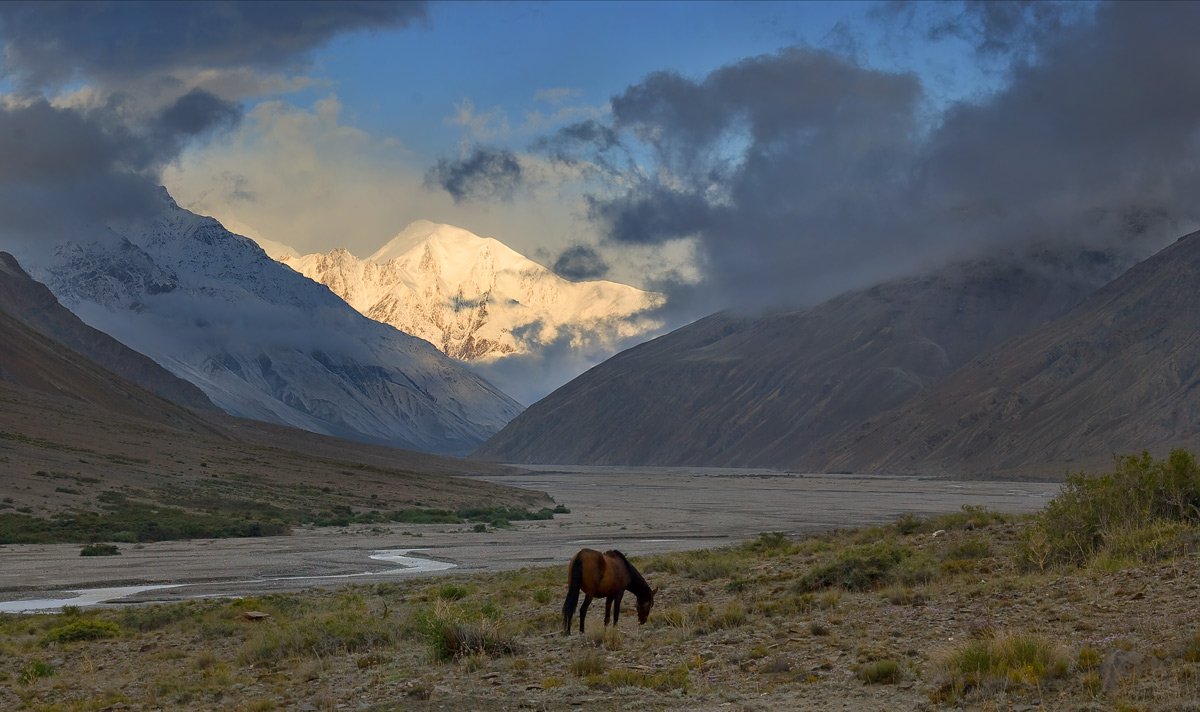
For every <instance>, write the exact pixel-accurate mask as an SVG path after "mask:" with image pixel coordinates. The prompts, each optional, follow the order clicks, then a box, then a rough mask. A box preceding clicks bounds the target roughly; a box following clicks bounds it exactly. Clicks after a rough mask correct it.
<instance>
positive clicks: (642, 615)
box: [637, 588, 658, 625]
mask: <svg viewBox="0 0 1200 712" xmlns="http://www.w3.org/2000/svg"><path fill="white" fill-rule="evenodd" d="M656 593H658V589H657V588H655V589H653V590H652V591H650V595H649V596H647V597H645V598H639V599H638V602H637V613H638V625H641V624H643V623H645V622H646V619H647V618H649V617H650V609H651V608H654V594H656Z"/></svg>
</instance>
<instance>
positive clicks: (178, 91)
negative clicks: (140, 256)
mask: <svg viewBox="0 0 1200 712" xmlns="http://www.w3.org/2000/svg"><path fill="white" fill-rule="evenodd" d="M424 16H425V6H424V5H423V4H420V3H406V4H400V3H356V2H339V3H321V2H313V3H279V2H167V3H157V2H154V3H144V2H96V3H92V2H87V3H57V2H35V3H19V2H12V3H0V46H2V47H3V51H4V70H5V72H6V73H7V74H8V76H10V77H14V78H16V79H17V81H18V82H20V83H21V84H22V85H23V89H24V92H23V95H22V96H21V97H20V98H10V100H9V101H8V102H7V103H5V104H3V105H0V157H2V159H0V239H3V240H17V239H19V240H23V241H25V242H27V243H28V242H31V241H35V242H40V243H49V242H52V241H53V240H54V239H55V238H57V237H58V236H59V235H60V234H62V233H63V232H64V231H68V230H70V231H73V232H74V233H78V232H80V231H86V232H87V234H92V235H97V236H99V235H103V234H104V230H103V228H102V226H103V224H104V222H105V221H109V220H113V219H125V218H132V217H136V216H139V215H145V214H147V213H148V212H149V211H154V210H156V209H158V208H160V207H161V205H162V200H163V197H162V191H161V190H160V189H159V188H158V183H159V175H160V173H161V171H162V169H163V167H164V166H166V164H168V163H169V162H171V161H172V160H174V159H175V158H177V157H178V156H179V154H180V152H181V151H182V150H183V149H184V148H185V147H186V146H187V145H188V144H190V143H191V142H193V141H195V140H196V139H198V138H202V137H204V136H206V135H209V134H212V133H214V132H216V131H220V130H222V129H226V128H229V127H231V126H233V125H234V124H236V123H237V122H238V121H239V119H240V118H241V108H240V107H239V106H238V105H237V104H234V103H232V102H230V101H228V100H226V99H224V98H222V97H219V96H217V95H215V94H213V93H210V92H208V91H205V90H202V89H191V90H190V91H188V89H187V86H186V85H185V84H184V83H183V81H182V80H180V79H179V78H178V77H176V76H173V75H172V72H176V71H182V70H204V69H249V70H263V69H278V68H287V67H291V66H294V65H296V64H298V63H301V62H303V61H304V60H305V56H306V53H307V52H308V51H309V50H311V49H313V48H314V47H316V46H319V45H321V44H323V43H325V42H327V41H328V40H330V39H331V38H332V37H333V36H334V35H336V34H337V33H339V32H343V31H348V30H361V29H373V28H382V27H387V26H401V25H405V24H408V23H410V22H412V21H414V20H419V19H422V18H423V17H424ZM77 80H85V81H87V82H88V83H89V86H90V88H91V89H93V90H94V91H93V92H92V95H91V99H90V100H89V101H88V102H87V108H80V107H64V106H57V105H53V104H52V103H51V102H50V101H48V100H47V99H46V98H44V97H43V96H41V94H42V93H43V92H45V93H50V92H52V91H54V90H55V89H58V88H60V87H61V86H62V85H63V84H64V83H66V82H70V81H77ZM139 80H147V81H148V83H149V84H153V85H154V86H155V88H154V89H153V90H152V91H151V92H150V93H151V94H153V96H151V97H150V98H149V99H147V97H145V96H143V95H140V94H139V91H140V90H141V89H145V88H146V86H148V84H147V83H146V81H143V82H142V83H140V84H139ZM164 88H165V89H164Z"/></svg>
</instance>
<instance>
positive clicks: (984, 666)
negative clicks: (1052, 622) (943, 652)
mask: <svg viewBox="0 0 1200 712" xmlns="http://www.w3.org/2000/svg"><path fill="white" fill-rule="evenodd" d="M1070 666H1071V663H1070V660H1069V659H1068V658H1067V656H1066V654H1065V653H1064V652H1063V651H1062V650H1061V649H1060V648H1059V646H1057V645H1055V644H1053V643H1052V642H1050V641H1049V640H1047V639H1046V638H1044V637H1042V636H1039V635H1020V634H1007V635H997V636H995V637H990V638H984V639H982V640H972V641H970V642H968V643H966V644H965V645H963V646H962V647H961V648H959V649H958V650H956V651H954V652H952V653H951V654H950V655H949V656H948V657H947V658H946V660H945V661H944V662H943V666H942V667H943V672H944V674H945V680H944V681H943V682H942V685H941V686H940V687H939V689H938V690H937V692H936V693H935V697H936V698H937V700H936V701H942V702H949V701H953V700H956V699H958V698H960V697H962V696H963V695H965V694H966V693H968V692H970V691H971V690H973V689H975V688H979V687H988V686H991V685H996V686H1000V687H1011V686H1013V685H1041V684H1042V683H1044V682H1046V681H1048V680H1052V679H1055V678H1061V677H1064V676H1065V675H1066V674H1067V672H1068V670H1069V669H1070Z"/></svg>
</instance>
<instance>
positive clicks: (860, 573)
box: [797, 542, 913, 591]
mask: <svg viewBox="0 0 1200 712" xmlns="http://www.w3.org/2000/svg"><path fill="white" fill-rule="evenodd" d="M912 553H913V552H912V550H911V549H909V548H907V547H905V546H901V545H899V544H896V543H893V542H878V543H875V544H867V545H864V546H854V547H850V548H848V549H844V550H842V551H840V552H838V553H837V555H836V556H834V557H833V559H832V560H830V561H828V562H826V563H824V564H821V565H820V566H816V567H814V568H813V569H811V570H810V571H809V572H808V573H807V574H805V575H804V576H803V577H802V578H801V579H800V581H799V582H798V583H797V589H798V590H800V591H818V590H821V589H824V588H830V587H833V586H838V587H841V588H844V589H847V590H849V591H865V590H868V589H871V588H875V587H877V586H881V585H883V584H885V583H889V582H890V581H891V580H892V576H893V573H894V572H895V570H896V567H897V566H899V564H900V563H901V562H902V561H904V560H905V559H907V558H909V557H910V556H912Z"/></svg>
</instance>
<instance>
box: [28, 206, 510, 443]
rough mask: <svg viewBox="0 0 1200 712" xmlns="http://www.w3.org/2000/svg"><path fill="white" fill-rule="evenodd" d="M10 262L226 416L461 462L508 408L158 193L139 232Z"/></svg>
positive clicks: (111, 232)
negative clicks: (158, 201)
mask: <svg viewBox="0 0 1200 712" xmlns="http://www.w3.org/2000/svg"><path fill="white" fill-rule="evenodd" d="M16 247H24V248H26V250H27V254H26V255H22V254H17V257H18V259H20V260H21V263H22V264H23V265H24V266H25V267H26V268H27V269H28V271H29V272H30V273H31V274H32V275H33V276H34V277H35V278H37V279H39V280H40V281H42V282H44V283H46V285H47V286H49V287H50V289H51V291H52V292H53V293H54V294H55V296H57V297H58V299H59V300H60V301H62V302H63V303H64V304H65V305H66V306H67V307H68V308H70V309H71V310H72V311H73V312H74V313H75V314H77V315H78V316H79V317H80V318H81V319H83V321H85V322H86V323H88V324H90V325H91V326H93V327H96V328H98V329H99V330H101V331H104V332H106V333H108V334H110V335H112V336H113V337H115V338H116V339H117V340H119V341H121V342H123V343H125V344H127V345H128V346H130V347H132V348H134V349H135V350H137V351H139V352H141V353H143V354H146V355H147V356H149V357H151V358H152V359H153V360H154V361H156V362H158V363H159V364H161V365H162V366H164V367H165V368H166V369H167V370H168V371H170V372H172V373H173V374H175V375H176V376H179V377H181V378H183V379H186V380H187V381H190V382H191V383H193V384H195V385H197V386H199V388H200V389H201V390H202V391H203V392H204V393H205V394H206V395H207V396H208V398H209V399H211V401H212V402H213V403H215V404H216V405H217V406H219V407H220V408H222V409H223V410H225V411H227V412H228V413H231V414H233V415H237V416H242V417H247V418H253V419H258V420H265V421H269V422H275V423H280V424H285V425H291V426H294V427H299V428H302V429H305V430H309V431H313V432H317V433H324V434H328V435H336V436H339V437H346V438H351V439H356V440H360V441H367V442H377V443H383V444H388V445H392V446H397V447H407V448H414V449H420V450H427V451H432V452H442V453H450V454H462V453H466V452H469V451H470V450H471V449H472V448H474V447H475V446H476V445H477V444H478V443H480V442H481V441H482V440H484V439H485V438H486V437H488V436H489V435H490V434H492V433H493V432H495V431H496V430H498V429H499V428H500V427H501V426H502V425H503V424H504V423H506V422H507V421H508V420H509V419H511V418H512V417H513V416H514V415H515V414H516V413H517V412H519V410H520V406H519V405H518V404H517V403H516V402H515V401H513V400H512V399H511V398H508V397H507V396H506V395H504V394H503V393H502V392H500V391H499V390H497V389H496V388H495V387H493V386H491V385H490V384H489V383H487V382H486V381H484V380H483V379H481V378H479V377H478V376H476V375H474V374H472V373H471V372H469V371H468V370H466V369H465V368H464V367H462V366H461V365H459V364H458V363H456V362H454V361H452V360H451V359H448V358H446V357H445V356H444V355H443V354H441V353H440V352H438V351H437V350H436V349H434V348H433V347H431V346H430V345H429V344H428V343H427V342H425V341H422V340H421V339H417V338H414V337H411V336H409V335H407V334H404V333H401V332H399V331H397V330H396V329H394V328H392V327H390V326H387V325H384V324H379V323H377V322H374V321H372V320H370V319H366V318H364V317H362V316H361V315H360V314H358V313H356V312H355V311H354V310H353V309H351V308H350V307H348V306H347V305H346V304H345V302H343V301H342V300H341V299H338V298H337V297H336V296H335V295H333V294H331V293H330V292H329V290H328V289H326V288H324V287H322V286H321V285H318V284H314V283H313V282H312V281H310V280H308V279H305V278H304V277H302V276H301V275H299V274H296V273H295V272H294V271H292V270H290V269H288V268H286V267H284V266H282V265H280V264H278V263H277V262H275V261H273V260H271V259H270V258H268V257H267V256H266V254H265V253H264V252H263V251H262V249H261V248H259V247H258V246H257V245H255V244H254V243H253V242H251V241H249V240H247V239H245V238H243V237H240V236H237V235H234V234H232V233H230V232H228V231H227V230H225V229H224V228H223V227H222V226H221V225H220V224H219V223H218V222H216V221H215V220H213V219H211V218H204V217H200V216H198V215H195V214H193V213H190V212H188V211H186V210H183V209H181V208H179V207H178V206H177V205H176V204H175V203H174V201H172V200H171V199H170V198H169V197H168V196H166V194H165V192H164V194H163V204H162V210H161V212H160V213H159V214H158V215H157V216H155V217H154V218H153V219H147V220H143V221H140V222H137V223H131V224H125V225H111V226H107V227H96V228H95V229H94V230H93V231H89V232H88V233H87V234H80V235H76V236H74V237H73V238H70V239H64V240H60V241H59V242H57V243H56V244H53V245H52V246H49V247H46V246H37V248H36V249H35V248H31V247H29V246H20V245H18V246H16Z"/></svg>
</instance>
